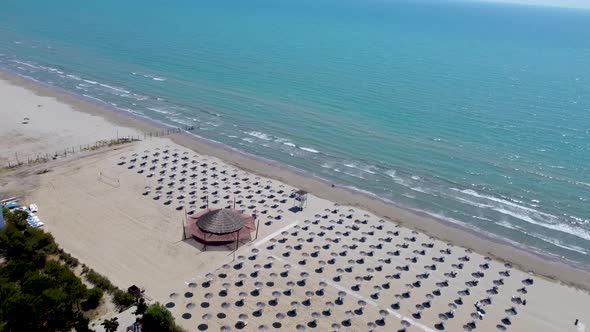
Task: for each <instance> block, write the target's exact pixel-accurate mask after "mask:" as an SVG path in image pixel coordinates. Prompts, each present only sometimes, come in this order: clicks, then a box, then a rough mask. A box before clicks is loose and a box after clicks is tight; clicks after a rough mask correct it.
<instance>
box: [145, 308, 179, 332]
mask: <svg viewBox="0 0 590 332" xmlns="http://www.w3.org/2000/svg"><path fill="white" fill-rule="evenodd" d="M142 323H143V330H144V331H145V332H168V331H170V330H171V329H173V328H174V326H175V325H174V318H173V317H172V314H171V313H170V311H168V309H166V307H164V306H163V305H161V304H159V303H155V304H152V305H150V306H148V308H147V310H146V311H145V314H143V318H142Z"/></svg>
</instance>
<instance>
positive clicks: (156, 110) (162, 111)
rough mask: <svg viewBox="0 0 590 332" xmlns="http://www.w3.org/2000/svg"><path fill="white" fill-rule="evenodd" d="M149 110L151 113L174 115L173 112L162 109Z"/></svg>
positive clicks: (149, 108)
mask: <svg viewBox="0 0 590 332" xmlns="http://www.w3.org/2000/svg"><path fill="white" fill-rule="evenodd" d="M147 109H148V110H150V111H154V112H156V113H160V114H174V113H172V112H168V111H164V110H161V109H159V108H155V107H148V108H147Z"/></svg>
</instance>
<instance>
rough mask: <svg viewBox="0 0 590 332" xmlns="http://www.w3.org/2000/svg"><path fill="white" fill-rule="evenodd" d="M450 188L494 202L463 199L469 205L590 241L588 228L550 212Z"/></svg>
mask: <svg viewBox="0 0 590 332" xmlns="http://www.w3.org/2000/svg"><path fill="white" fill-rule="evenodd" d="M451 190H454V191H457V192H460V193H463V194H465V195H468V196H471V197H476V198H479V199H481V200H485V201H487V202H494V203H495V204H489V203H488V204H485V203H478V202H472V201H470V200H465V199H463V201H464V202H471V203H472V204H471V205H475V206H477V205H478V204H481V206H479V207H481V208H488V209H491V210H493V211H496V212H499V213H502V214H505V215H508V216H511V217H513V218H516V219H519V220H522V221H525V222H527V223H530V224H533V225H537V226H541V227H544V228H547V229H551V230H554V231H558V232H562V233H566V234H570V235H573V236H576V237H579V238H581V239H584V240H588V241H590V231H589V230H587V229H584V228H581V227H577V226H573V225H570V224H568V223H567V222H564V221H563V220H560V219H559V218H558V217H556V216H554V215H552V214H549V213H545V212H541V211H538V210H535V209H533V208H530V207H527V206H523V205H520V204H517V203H514V202H512V201H509V200H505V199H501V198H496V197H493V196H489V195H483V194H480V193H478V192H476V191H475V190H471V189H465V190H460V189H457V188H451ZM455 198H456V199H458V200H461V199H460V198H457V197H455Z"/></svg>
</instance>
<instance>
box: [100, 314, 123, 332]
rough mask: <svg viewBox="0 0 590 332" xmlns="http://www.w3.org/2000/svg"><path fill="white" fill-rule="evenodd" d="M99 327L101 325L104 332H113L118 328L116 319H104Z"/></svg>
mask: <svg viewBox="0 0 590 332" xmlns="http://www.w3.org/2000/svg"><path fill="white" fill-rule="evenodd" d="M100 325H102V326H103V327H104V329H105V331H106V332H115V331H117V328H119V322H118V319H117V317H114V318H111V319H105V320H104V321H103V322H102V323H101V324H100Z"/></svg>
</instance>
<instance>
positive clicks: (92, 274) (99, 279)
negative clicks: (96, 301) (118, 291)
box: [86, 269, 115, 293]
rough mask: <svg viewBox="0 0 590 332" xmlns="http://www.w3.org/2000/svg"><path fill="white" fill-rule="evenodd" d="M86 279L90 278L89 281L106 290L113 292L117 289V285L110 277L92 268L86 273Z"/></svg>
mask: <svg viewBox="0 0 590 332" xmlns="http://www.w3.org/2000/svg"><path fill="white" fill-rule="evenodd" d="M86 280H88V282H89V283H91V284H93V285H94V286H96V287H98V288H100V289H102V290H103V291H105V292H109V293H112V292H113V291H114V290H115V286H113V284H112V283H111V281H110V280H109V279H107V278H106V277H104V276H102V275H100V274H99V273H97V272H96V271H94V270H92V269H90V270H89V271H88V273H87V274H86Z"/></svg>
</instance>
